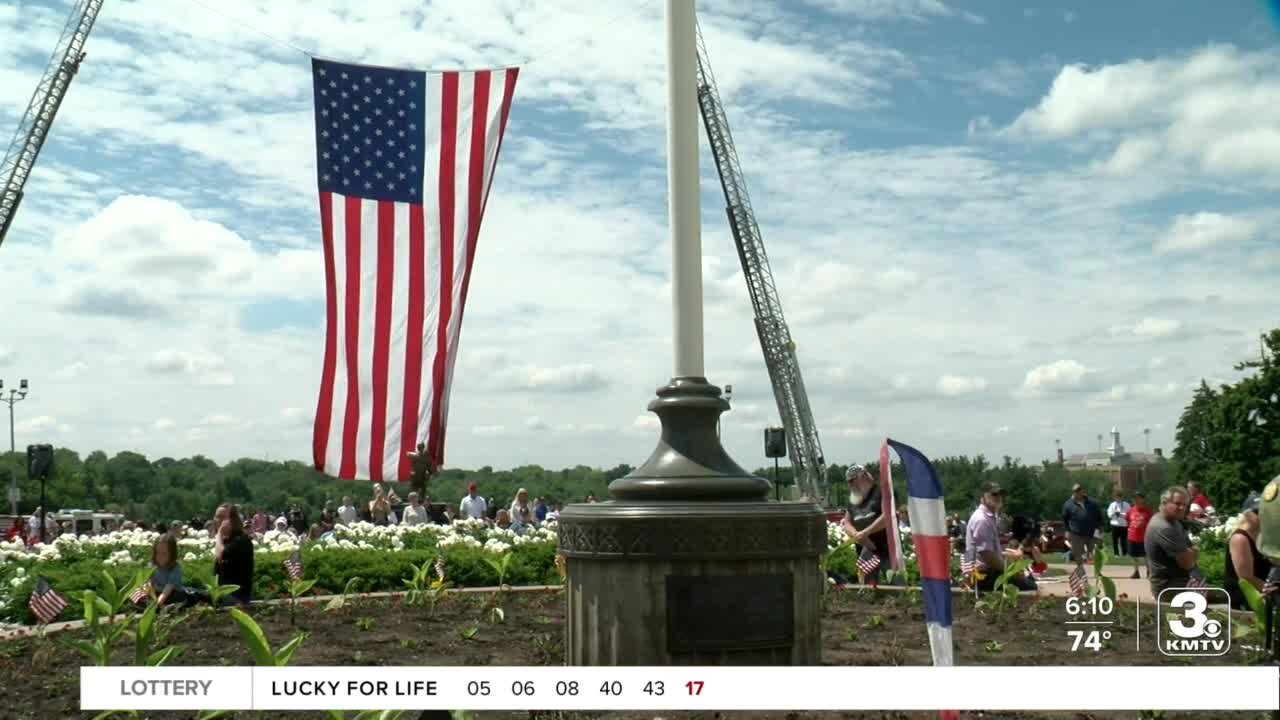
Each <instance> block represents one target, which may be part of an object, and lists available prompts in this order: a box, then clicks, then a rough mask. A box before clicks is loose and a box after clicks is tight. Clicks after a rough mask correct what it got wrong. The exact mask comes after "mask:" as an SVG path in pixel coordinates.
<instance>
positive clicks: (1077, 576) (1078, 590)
mask: <svg viewBox="0 0 1280 720" xmlns="http://www.w3.org/2000/svg"><path fill="white" fill-rule="evenodd" d="M1067 582H1069V583H1070V584H1071V594H1073V595H1075V596H1076V597H1084V592H1085V588H1086V587H1087V586H1088V584H1089V573H1088V572H1086V571H1085V569H1084V566H1083V565H1077V566H1076V569H1075V570H1073V571H1072V573H1071V577H1069V578H1067Z"/></svg>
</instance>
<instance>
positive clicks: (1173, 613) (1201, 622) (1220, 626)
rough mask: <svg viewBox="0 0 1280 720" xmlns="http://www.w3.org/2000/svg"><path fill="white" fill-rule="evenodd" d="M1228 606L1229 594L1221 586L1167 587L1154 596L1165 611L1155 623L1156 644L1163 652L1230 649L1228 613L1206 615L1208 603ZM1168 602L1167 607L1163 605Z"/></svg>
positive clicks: (1211, 653)
mask: <svg viewBox="0 0 1280 720" xmlns="http://www.w3.org/2000/svg"><path fill="white" fill-rule="evenodd" d="M1211 600H1212V601H1213V602H1214V603H1223V604H1225V605H1228V606H1230V604H1231V596H1230V595H1227V591H1226V590H1223V589H1221V588H1194V589H1193V588H1169V589H1167V590H1165V591H1163V592H1161V593H1160V597H1159V598H1157V608H1158V609H1159V610H1160V611H1162V612H1163V613H1164V618H1163V622H1157V623H1156V645H1158V646H1159V647H1160V652H1162V653H1164V654H1165V655H1181V656H1189V655H1190V656H1216V655H1226V654H1227V651H1228V650H1230V649H1231V613H1230V612H1225V613H1218V614H1217V615H1219V616H1220V617H1221V618H1224V619H1219V618H1218V617H1209V603H1210V601H1211ZM1166 606H1167V607H1166Z"/></svg>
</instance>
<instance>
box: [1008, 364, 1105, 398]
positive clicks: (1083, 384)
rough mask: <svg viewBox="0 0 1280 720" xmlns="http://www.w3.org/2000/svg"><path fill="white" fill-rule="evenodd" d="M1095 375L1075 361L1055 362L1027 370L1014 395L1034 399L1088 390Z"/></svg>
mask: <svg viewBox="0 0 1280 720" xmlns="http://www.w3.org/2000/svg"><path fill="white" fill-rule="evenodd" d="M1095 374H1096V371H1094V370H1091V369H1089V368H1087V367H1085V366H1084V365H1081V364H1080V363H1079V362H1076V361H1075V360H1056V361H1054V362H1051V363H1048V364H1045V365H1039V366H1036V367H1034V368H1032V369H1030V370H1028V371H1027V374H1026V376H1025V377H1024V378H1023V380H1022V386H1021V387H1019V388H1018V390H1016V391H1015V395H1016V396H1018V397H1021V398H1023V399H1034V398H1039V397H1043V396H1044V395H1046V394H1054V393H1063V392H1074V391H1080V390H1088V389H1090V387H1091V377H1092V376H1093V375H1095Z"/></svg>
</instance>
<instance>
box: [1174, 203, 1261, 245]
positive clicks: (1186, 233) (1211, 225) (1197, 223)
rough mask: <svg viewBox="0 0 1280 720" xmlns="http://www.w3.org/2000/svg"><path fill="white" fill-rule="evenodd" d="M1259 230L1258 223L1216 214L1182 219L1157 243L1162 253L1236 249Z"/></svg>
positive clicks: (1208, 213) (1187, 216) (1182, 216)
mask: <svg viewBox="0 0 1280 720" xmlns="http://www.w3.org/2000/svg"><path fill="white" fill-rule="evenodd" d="M1258 230H1259V227H1258V223H1257V222H1256V221H1254V220H1250V219H1248V218H1241V217H1231V216H1228V215H1221V214H1219V213H1212V212H1198V213H1196V214H1195V215H1179V216H1177V217H1175V218H1174V219H1173V224H1172V225H1171V226H1170V227H1169V229H1168V230H1167V231H1166V232H1165V233H1164V235H1162V236H1161V237H1159V238H1158V239H1156V241H1155V250H1156V252H1160V253H1172V252H1194V251H1197V250H1207V249H1209V248H1212V247H1217V246H1220V245H1233V244H1238V243H1243V242H1246V241H1248V240H1250V239H1252V238H1253V236H1254V235H1256V234H1257V232H1258Z"/></svg>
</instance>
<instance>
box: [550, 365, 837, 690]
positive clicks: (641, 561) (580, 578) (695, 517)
mask: <svg viewBox="0 0 1280 720" xmlns="http://www.w3.org/2000/svg"><path fill="white" fill-rule="evenodd" d="M727 408H728V403H726V402H725V401H724V400H723V399H722V398H721V397H720V389H719V388H717V387H715V386H713V385H711V384H709V383H707V381H706V380H705V379H703V378H700V377H699V378H676V379H674V380H672V381H671V383H670V384H668V385H667V386H666V387H663V388H661V389H659V390H658V397H657V398H656V399H655V400H653V401H652V402H651V403H650V404H649V409H650V410H651V411H653V412H654V413H656V414H657V415H658V417H659V419H660V420H661V421H662V437H661V439H660V440H659V442H658V446H657V448H656V449H655V450H654V451H653V454H652V455H650V457H649V460H648V461H647V462H646V463H645V464H644V465H643V466H641V467H640V468H638V469H637V470H636V471H635V472H633V473H631V474H630V475H628V476H626V477H624V478H620V479H618V480H615V481H614V482H613V483H612V484H611V485H610V486H609V490H610V493H611V494H612V496H613V497H614V500H612V501H610V502H604V503H593V504H589V505H570V506H569V507H567V508H565V510H564V512H562V513H561V514H560V526H559V533H560V552H561V553H562V554H563V555H564V556H565V558H566V570H567V579H566V582H567V585H568V592H567V602H568V614H567V622H566V627H567V630H566V640H565V659H566V662H567V663H568V664H569V665H818V664H820V662H821V647H822V645H821V637H820V619H821V618H820V614H821V603H820V600H821V595H822V590H823V587H822V583H823V582H824V581H825V579H824V578H823V575H822V570H821V561H822V556H823V554H824V553H825V552H826V547H827V531H826V519H825V516H824V515H823V512H822V509H821V508H819V507H818V506H817V505H815V504H812V503H771V502H767V500H766V498H767V496H768V494H769V491H770V485H769V482H768V481H767V480H765V479H763V478H759V477H755V476H753V475H751V474H750V473H747V472H746V471H744V470H743V469H742V468H740V467H738V465H737V464H736V463H734V462H733V460H732V459H730V458H729V456H728V455H727V454H726V453H725V452H724V449H723V448H722V447H721V445H720V441H719V438H718V437H717V436H716V432H715V427H716V420H717V418H718V417H719V415H720V413H721V412H723V411H724V410H725V409H727Z"/></svg>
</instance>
